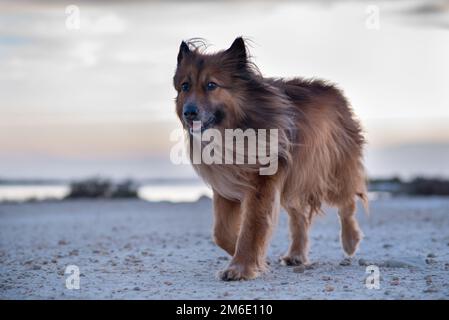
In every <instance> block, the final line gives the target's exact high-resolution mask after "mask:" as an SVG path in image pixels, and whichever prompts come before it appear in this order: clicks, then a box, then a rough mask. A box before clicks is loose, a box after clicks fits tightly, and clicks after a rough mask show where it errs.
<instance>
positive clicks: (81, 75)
mask: <svg viewBox="0 0 449 320" xmlns="http://www.w3.org/2000/svg"><path fill="white" fill-rule="evenodd" d="M372 3H375V6H374V7H373V6H372ZM69 5H75V7H73V6H69ZM78 14H79V15H78ZM77 17H79V19H76V18H77ZM377 18H378V19H377ZM78 22H79V24H78ZM240 35H243V36H245V37H248V38H249V39H251V40H252V44H251V48H250V51H251V54H252V56H253V57H254V61H255V62H256V64H257V65H258V66H259V68H260V69H261V71H262V73H263V74H264V75H265V76H280V77H294V76H303V77H318V78H324V79H328V80H331V81H333V82H335V83H337V84H338V85H339V86H340V87H341V88H343V89H344V91H345V94H346V96H347V97H348V98H349V100H350V101H351V104H352V106H353V108H354V111H355V113H356V114H357V116H358V117H359V119H360V120H361V122H362V124H363V127H364V129H365V132H366V136H367V140H368V145H367V148H366V160H365V163H366V167H367V171H368V173H369V174H370V175H371V176H387V175H395V174H398V175H401V176H413V175H418V174H426V175H446V176H449V166H448V165H447V163H449V90H448V88H449V86H448V84H449V59H448V58H447V57H448V56H449V2H448V1H425V2H420V1H391V2H365V1H358V2H351V1H338V2H330V1H318V2H312V1H302V2H293V1H265V2H257V1H248V2H237V1H214V2H206V1H165V2H159V1H126V2H125V1H123V2H119V1H73V0H72V1H67V2H66V1H45V0H44V1H20V0H19V1H17V0H16V1H2V0H0V177H20V178H24V177H40V178H46V177H52V178H53V177H78V176H83V175H92V174H96V173H98V174H104V175H113V176H114V175H115V176H133V177H139V178H147V177H155V176H156V177H159V176H160V177H166V176H167V177H168V176H191V175H193V171H192V170H191V169H190V168H189V167H186V166H181V167H175V166H173V165H172V164H171V163H169V160H168V155H169V152H170V147H171V146H172V145H173V143H172V142H170V140H169V135H170V132H171V131H172V130H173V129H175V128H179V127H180V124H179V122H178V120H177V118H176V116H175V112H174V97H175V95H176V92H175V90H174V89H173V87H172V77H173V73H174V69H175V65H176V55H177V51H178V47H179V44H180V42H181V40H183V39H189V38H192V37H202V38H205V39H207V40H208V42H209V44H210V47H209V50H210V51H214V50H220V49H225V48H227V47H229V45H230V44H231V43H232V40H233V39H234V38H235V37H237V36H240Z"/></svg>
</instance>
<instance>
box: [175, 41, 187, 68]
mask: <svg viewBox="0 0 449 320" xmlns="http://www.w3.org/2000/svg"><path fill="white" fill-rule="evenodd" d="M189 53H190V48H189V45H188V44H187V43H186V42H185V41H182V42H181V45H180V46H179V53H178V65H179V64H180V63H181V61H182V59H183V58H184V57H185V56H186V55H188V54H189Z"/></svg>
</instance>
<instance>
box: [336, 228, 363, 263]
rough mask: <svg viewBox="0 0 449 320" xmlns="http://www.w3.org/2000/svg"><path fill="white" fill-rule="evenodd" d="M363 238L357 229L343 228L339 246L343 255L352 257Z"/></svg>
mask: <svg viewBox="0 0 449 320" xmlns="http://www.w3.org/2000/svg"><path fill="white" fill-rule="evenodd" d="M362 238H363V233H362V232H361V231H360V230H359V229H358V228H344V229H343V230H342V234H341V244H342V246H343V250H344V251H345V253H346V254H347V255H348V256H349V257H352V256H353V255H354V254H355V252H356V251H357V248H358V246H359V243H360V241H361V240H362Z"/></svg>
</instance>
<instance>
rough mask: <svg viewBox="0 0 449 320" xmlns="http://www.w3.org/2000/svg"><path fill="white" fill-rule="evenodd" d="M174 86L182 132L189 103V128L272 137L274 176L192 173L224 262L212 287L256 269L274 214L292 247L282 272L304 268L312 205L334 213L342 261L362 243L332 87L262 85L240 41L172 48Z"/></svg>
mask: <svg viewBox="0 0 449 320" xmlns="http://www.w3.org/2000/svg"><path fill="white" fill-rule="evenodd" d="M210 82H213V83H214V84H216V88H214V89H213V90H207V87H206V86H207V85H208V83H210ZM183 84H184V89H183ZM174 86H175V88H176V89H177V91H178V95H177V98H176V110H177V114H178V116H179V118H180V120H181V122H182V124H183V126H184V128H185V129H186V132H187V133H188V129H189V127H190V126H191V125H192V124H191V123H190V122H189V121H187V120H186V119H185V117H184V116H183V108H184V106H185V105H186V104H189V103H190V104H192V103H193V104H195V105H196V106H197V107H198V109H199V114H198V120H201V121H203V123H204V122H205V123H209V124H212V126H213V127H214V128H216V129H219V130H224V129H225V128H231V129H235V128H242V129H247V128H254V129H273V128H277V129H279V168H278V170H277V172H276V174H274V175H267V176H263V175H260V174H259V172H258V171H256V170H254V167H251V166H250V165H229V164H228V165H226V164H223V165H219V164H212V165H206V164H197V165H194V168H195V170H196V171H197V172H198V174H199V175H200V176H201V177H202V178H203V179H204V180H205V181H206V182H208V183H209V184H210V185H211V187H212V189H213V193H214V195H213V203H214V217H215V222H214V230H213V232H214V239H215V242H216V243H217V244H218V245H219V246H220V247H221V248H223V249H224V250H225V251H227V252H228V253H229V254H230V255H231V256H232V260H231V262H230V264H229V266H228V267H227V268H226V269H225V270H224V271H223V272H221V273H220V277H221V279H223V280H240V279H251V278H254V277H256V276H257V275H258V274H259V273H260V272H262V271H263V270H264V269H265V267H266V263H265V252H266V249H267V246H268V241H269V238H270V234H271V231H272V229H273V226H274V225H275V223H276V221H277V216H278V212H279V210H280V207H281V206H282V207H283V208H284V209H285V210H286V211H287V213H288V215H289V222H290V233H291V239H292V242H291V245H290V248H289V250H288V252H287V253H286V255H285V256H283V257H282V258H281V262H282V263H283V264H286V265H298V264H307V263H308V259H307V253H308V231H309V227H310V224H311V221H312V218H313V217H314V215H316V214H317V213H319V212H320V210H321V205H322V203H327V204H330V205H332V206H336V207H338V209H339V211H338V213H339V217H340V221H341V242H342V246H343V249H344V251H345V252H346V254H348V255H349V256H352V255H353V254H354V253H355V251H356V249H357V246H358V244H359V241H360V240H361V237H362V233H361V231H360V229H359V226H358V223H357V220H356V218H355V201H356V197H357V196H358V197H360V198H362V200H363V201H364V204H365V205H366V203H367V196H366V186H365V174H364V169H363V165H362V149H363V145H364V138H363V136H362V132H361V128H360V125H359V123H358V122H357V121H356V120H355V119H354V115H353V112H352V110H351V108H350V106H349V104H348V102H347V100H346V98H345V97H344V96H343V94H342V92H341V91H340V90H339V89H337V88H336V87H335V86H334V85H332V84H330V83H327V82H325V81H321V80H305V79H301V78H294V79H291V80H285V79H274V78H264V77H262V76H261V74H260V72H259V71H258V69H257V68H256V67H255V65H254V64H253V63H252V62H250V60H249V57H248V51H247V48H246V45H245V41H244V40H243V39H242V38H237V39H236V40H235V41H234V42H233V44H232V46H231V47H230V48H229V49H227V50H225V51H220V52H217V53H214V54H206V53H204V52H203V51H202V50H201V49H200V47H198V46H196V45H195V43H193V42H190V43H186V42H182V44H181V47H180V50H179V54H178V64H177V69H176V73H175V76H174ZM186 88H187V90H185V89H186ZM211 119H212V120H211ZM191 139H192V138H191V137H189V139H188V140H189V141H191Z"/></svg>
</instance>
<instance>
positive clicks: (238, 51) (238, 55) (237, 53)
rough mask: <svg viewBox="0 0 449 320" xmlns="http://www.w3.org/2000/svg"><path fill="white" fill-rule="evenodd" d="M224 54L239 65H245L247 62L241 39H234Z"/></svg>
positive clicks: (243, 43)
mask: <svg viewBox="0 0 449 320" xmlns="http://www.w3.org/2000/svg"><path fill="white" fill-rule="evenodd" d="M225 52H226V54H227V55H229V56H230V57H232V58H234V59H236V60H238V61H239V62H240V63H246V61H247V58H248V56H247V54H246V45H245V40H243V38H242V37H238V38H236V39H235V40H234V42H233V43H232V45H231V46H230V47H229V49H227V50H226V51H225Z"/></svg>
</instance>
